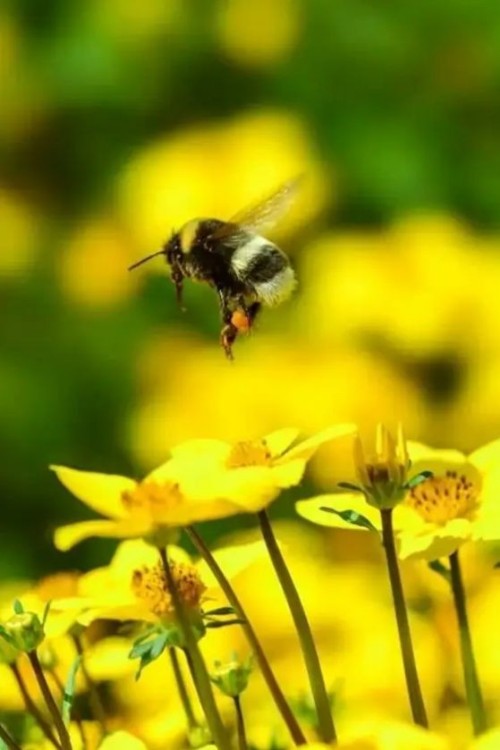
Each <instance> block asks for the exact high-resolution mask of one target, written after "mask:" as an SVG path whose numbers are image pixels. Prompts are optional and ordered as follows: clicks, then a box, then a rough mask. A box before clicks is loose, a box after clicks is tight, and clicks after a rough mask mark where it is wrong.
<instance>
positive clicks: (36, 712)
mask: <svg viewBox="0 0 500 750" xmlns="http://www.w3.org/2000/svg"><path fill="white" fill-rule="evenodd" d="M10 669H11V671H12V674H13V675H14V679H15V681H16V682H17V685H18V687H19V692H20V693H21V695H22V698H23V701H24V706H25V708H26V711H27V712H28V713H29V714H31V715H32V716H33V718H34V719H35V721H36V723H37V724H38V726H39V727H40V729H41V730H42V732H43V733H44V735H45V737H46V738H47V739H48V740H49V742H50V743H52V745H54V747H56V748H58V749H59V750H60V748H61V745H60V743H59V742H58V740H57V739H56V738H55V737H54V734H53V732H52V727H51V726H50V724H49V722H48V721H47V720H46V719H45V716H44V715H43V714H42V712H41V711H40V709H39V708H38V706H37V705H36V703H35V701H34V700H33V699H32V697H31V695H30V694H29V691H28V688H27V686H26V683H25V681H24V677H23V676H22V674H21V671H20V669H19V667H18V666H17V664H15V663H14V664H11V665H10Z"/></svg>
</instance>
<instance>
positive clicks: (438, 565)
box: [427, 560, 451, 583]
mask: <svg viewBox="0 0 500 750" xmlns="http://www.w3.org/2000/svg"><path fill="white" fill-rule="evenodd" d="M427 565H428V567H429V568H430V570H433V571H434V573H437V574H438V575H440V576H441V578H444V580H445V581H448V583H450V582H451V574H450V570H449V568H447V567H446V565H443V563H442V562H440V560H431V561H430V562H429V563H427Z"/></svg>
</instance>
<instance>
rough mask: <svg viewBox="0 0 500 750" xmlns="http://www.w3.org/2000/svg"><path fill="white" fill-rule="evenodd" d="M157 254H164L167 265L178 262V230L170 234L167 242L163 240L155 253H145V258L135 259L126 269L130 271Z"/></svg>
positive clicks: (180, 253)
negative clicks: (162, 243) (159, 248)
mask: <svg viewBox="0 0 500 750" xmlns="http://www.w3.org/2000/svg"><path fill="white" fill-rule="evenodd" d="M158 255H164V256H165V260H166V261H167V263H168V264H169V266H175V265H178V264H179V261H180V259H181V257H182V250H181V242H180V235H179V232H172V236H171V237H170V239H169V240H167V242H165V244H164V245H163V247H162V249H161V250H158V251H157V252H156V253H152V254H151V255H146V257H145V258H141V260H138V261H136V262H135V263H133V264H132V265H131V266H129V269H128V270H129V271H132V270H133V269H134V268H137V267H138V266H142V264H143V263H147V261H148V260H151V259H152V258H156V257H158Z"/></svg>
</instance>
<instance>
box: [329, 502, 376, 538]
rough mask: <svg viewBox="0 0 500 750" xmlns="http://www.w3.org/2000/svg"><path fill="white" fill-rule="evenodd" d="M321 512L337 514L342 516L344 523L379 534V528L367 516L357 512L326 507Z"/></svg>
mask: <svg viewBox="0 0 500 750" xmlns="http://www.w3.org/2000/svg"><path fill="white" fill-rule="evenodd" d="M320 510H324V511H325V512H326V513H335V515H336V516H340V518H341V519H342V520H343V521H346V522H347V523H350V524H352V526H360V527H361V528H362V529H368V531H376V532H377V534H378V533H379V531H378V529H377V527H376V526H374V525H373V524H372V522H371V521H370V520H369V519H368V518H366V516H363V515H361V513H357V512H356V511H355V510H335V508H326V507H322V508H320Z"/></svg>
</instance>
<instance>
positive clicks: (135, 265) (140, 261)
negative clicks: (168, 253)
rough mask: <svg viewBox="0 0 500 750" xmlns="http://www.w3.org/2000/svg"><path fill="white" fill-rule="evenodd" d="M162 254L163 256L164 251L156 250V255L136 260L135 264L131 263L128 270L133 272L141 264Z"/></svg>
mask: <svg viewBox="0 0 500 750" xmlns="http://www.w3.org/2000/svg"><path fill="white" fill-rule="evenodd" d="M164 254H165V250H158V252H157V253H153V254H152V255H146V257H145V258H141V260H138V261H136V262H135V263H132V265H131V266H129V267H128V270H129V271H133V270H134V268H137V267H138V266H142V264H143V263H146V262H147V261H148V260H151V258H156V256H157V255H164Z"/></svg>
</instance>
